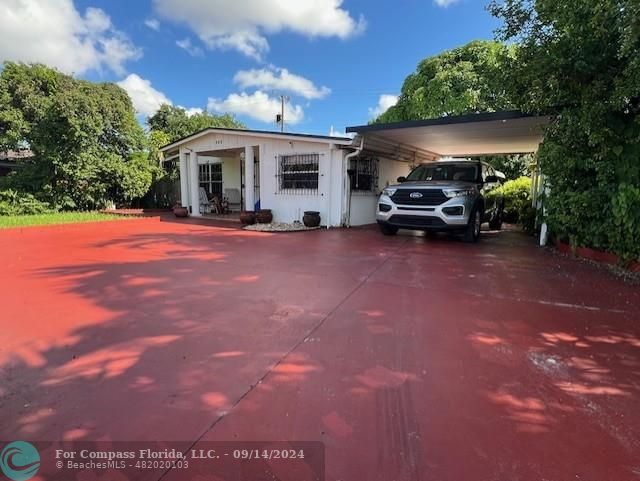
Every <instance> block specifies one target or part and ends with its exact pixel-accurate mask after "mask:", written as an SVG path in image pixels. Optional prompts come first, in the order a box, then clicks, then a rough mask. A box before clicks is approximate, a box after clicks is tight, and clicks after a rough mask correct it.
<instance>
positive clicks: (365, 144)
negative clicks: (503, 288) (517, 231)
mask: <svg viewBox="0 0 640 481" xmlns="http://www.w3.org/2000/svg"><path fill="white" fill-rule="evenodd" d="M550 121H551V117H550V116H534V115H528V114H524V113H522V112H519V111H502V112H490V113H481V114H469V115H460V116H450V117H440V118H434V119H426V120H414V121H406V122H394V123H387V124H372V125H359V126H354V127H347V129H346V131H347V133H351V134H356V140H355V142H354V145H355V146H356V148H357V151H356V155H361V156H365V157H366V156H374V157H377V158H379V159H380V160H381V162H380V166H381V170H382V168H383V167H384V166H389V165H393V168H389V167H387V168H386V170H387V171H390V172H394V173H399V175H406V172H408V170H409V169H410V168H412V167H414V166H415V165H417V164H419V163H423V162H429V161H435V160H441V159H446V158H452V157H455V158H469V157H479V156H489V155H508V154H528V153H535V152H536V151H537V150H538V146H539V145H540V143H541V142H542V139H543V135H544V129H545V127H546V126H547V125H548V124H549V122H550ZM347 167H349V166H347ZM387 174H388V172H387ZM396 177H397V176H390V175H386V176H383V175H381V176H380V180H381V185H379V187H380V188H383V187H384V186H385V185H384V182H385V181H386V184H387V185H388V184H389V182H390V181H389V179H390V178H391V179H395V178H396ZM392 181H393V180H392ZM541 188H542V182H541V175H540V171H539V170H538V169H536V172H534V174H533V192H532V197H533V202H534V205H536V203H537V197H538V193H539V191H540V189H541ZM347 196H348V201H347V205H348V206H349V208H348V209H347V210H348V213H347V218H349V219H352V218H354V217H355V218H359V217H362V216H363V214H362V212H363V211H371V210H375V202H376V199H375V198H371V199H364V198H362V197H354V196H353V195H352V192H348V193H347Z"/></svg>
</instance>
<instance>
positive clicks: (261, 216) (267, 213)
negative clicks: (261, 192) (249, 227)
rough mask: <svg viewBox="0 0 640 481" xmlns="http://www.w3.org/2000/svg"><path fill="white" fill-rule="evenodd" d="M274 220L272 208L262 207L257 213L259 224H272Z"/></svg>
mask: <svg viewBox="0 0 640 481" xmlns="http://www.w3.org/2000/svg"><path fill="white" fill-rule="evenodd" d="M272 220H273V214H272V213H271V209H260V210H259V211H258V213H257V214H256V221H257V222H258V224H270V223H271V221H272Z"/></svg>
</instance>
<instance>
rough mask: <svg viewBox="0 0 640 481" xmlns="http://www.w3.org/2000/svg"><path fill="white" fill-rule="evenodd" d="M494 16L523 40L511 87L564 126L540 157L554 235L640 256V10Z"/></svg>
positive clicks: (532, 8)
mask: <svg viewBox="0 0 640 481" xmlns="http://www.w3.org/2000/svg"><path fill="white" fill-rule="evenodd" d="M490 9H491V11H492V13H493V14H494V15H496V16H498V17H499V18H501V19H502V20H503V21H504V26H503V28H502V30H501V32H500V33H501V38H502V39H504V40H516V41H517V42H518V44H519V46H518V52H517V58H514V59H513V60H511V61H510V64H509V67H508V69H507V71H508V72H509V75H508V77H507V79H506V86H507V88H508V90H509V92H510V93H511V95H512V97H513V98H515V99H518V100H519V103H520V107H521V108H522V109H525V110H527V111H529V112H541V113H551V114H555V115H556V120H555V122H554V123H553V125H552V126H551V127H550V128H549V129H548V132H547V134H546V136H545V140H544V143H543V144H542V146H541V148H540V150H539V154H538V156H539V161H540V165H541V168H542V171H543V172H544V173H545V175H546V176H547V182H548V185H549V187H550V193H549V195H548V196H547V198H546V199H545V202H546V203H545V207H546V210H547V218H546V220H547V222H548V223H549V226H550V228H551V230H552V232H553V233H555V234H556V235H558V236H560V237H561V238H563V239H566V240H569V241H570V242H571V243H572V244H573V245H578V246H588V247H594V248H597V249H603V250H608V251H612V252H615V253H617V254H619V255H620V256H621V257H622V258H623V259H625V260H629V259H634V258H638V257H640V242H639V239H640V216H639V214H638V213H639V212H640V116H639V113H640V28H639V27H638V25H640V23H638V19H639V18H640V3H639V2H638V1H637V0H564V1H562V2H559V1H557V0H537V1H536V2H531V1H522V0H505V1H500V2H497V1H495V2H493V3H492V5H491V7H490Z"/></svg>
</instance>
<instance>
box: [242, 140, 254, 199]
mask: <svg viewBox="0 0 640 481" xmlns="http://www.w3.org/2000/svg"><path fill="white" fill-rule="evenodd" d="M254 160H255V158H254V152H253V147H251V146H250V147H245V148H244V204H245V210H253V209H254V208H255V196H254V195H253V192H254V188H255V186H254V185H253V183H254V172H253V169H254V166H255V164H254Z"/></svg>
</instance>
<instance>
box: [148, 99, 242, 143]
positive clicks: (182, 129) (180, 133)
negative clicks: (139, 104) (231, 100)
mask: <svg viewBox="0 0 640 481" xmlns="http://www.w3.org/2000/svg"><path fill="white" fill-rule="evenodd" d="M147 125H148V126H149V129H150V131H151V132H164V133H165V134H166V135H167V136H168V138H169V142H173V141H175V140H178V139H180V138H182V137H186V136H187V135H190V134H193V133H195V132H198V131H200V130H203V129H206V128H208V127H223V128H230V129H244V128H245V125H244V124H243V123H242V122H239V121H238V120H236V119H235V118H234V117H233V115H231V114H224V115H213V114H210V113H209V112H199V113H195V114H192V115H189V114H188V112H187V111H186V110H185V109H183V108H182V107H176V106H173V105H167V104H164V105H162V106H161V107H160V109H158V111H157V112H156V113H155V114H153V115H152V116H150V117H149V118H148V119H147Z"/></svg>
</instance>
